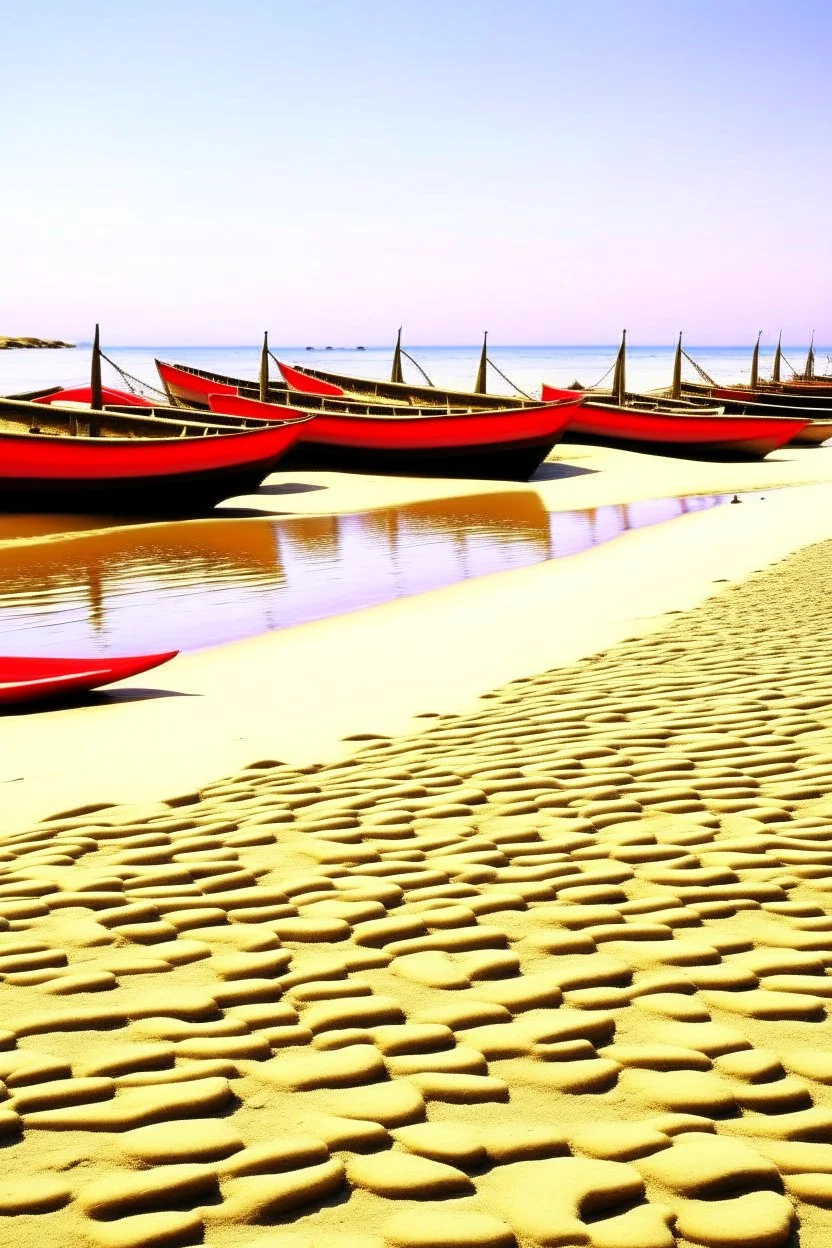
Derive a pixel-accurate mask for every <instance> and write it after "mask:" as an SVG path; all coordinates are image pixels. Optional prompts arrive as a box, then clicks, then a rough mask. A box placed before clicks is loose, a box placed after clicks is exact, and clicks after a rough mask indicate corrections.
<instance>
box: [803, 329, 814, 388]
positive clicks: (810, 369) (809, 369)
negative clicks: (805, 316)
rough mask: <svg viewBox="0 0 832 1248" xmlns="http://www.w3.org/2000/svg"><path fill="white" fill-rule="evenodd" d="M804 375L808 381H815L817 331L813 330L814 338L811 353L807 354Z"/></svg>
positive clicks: (810, 346)
mask: <svg viewBox="0 0 832 1248" xmlns="http://www.w3.org/2000/svg"><path fill="white" fill-rule="evenodd" d="M803 376H804V378H805V379H806V381H814V379H815V331H814V330H812V340H811V342H810V343H809V354H808V355H807V356H806V367H805V369H804V370H803Z"/></svg>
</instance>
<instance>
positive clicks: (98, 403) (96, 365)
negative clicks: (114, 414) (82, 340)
mask: <svg viewBox="0 0 832 1248" xmlns="http://www.w3.org/2000/svg"><path fill="white" fill-rule="evenodd" d="M103 406H104V404H103V401H102V395H101V343H100V341H99V332H98V324H97V323H96V326H95V334H94V336H93V340H92V362H91V364H90V408H91V409H92V410H93V411H95V412H100V411H101V410H102V408H103Z"/></svg>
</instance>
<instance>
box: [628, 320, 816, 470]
mask: <svg viewBox="0 0 832 1248" xmlns="http://www.w3.org/2000/svg"><path fill="white" fill-rule="evenodd" d="M759 353H760V339H759V336H758V338H757V342H756V343H755V345H754V353H753V355H752V359H751V383H750V386H749V387H748V388H747V389H746V388H743V387H739V386H717V385H712V386H710V387H708V386H701V385H696V386H687V385H685V384H684V383H683V382H682V355H683V351H682V335H681V334H680V335H679V339H678V342H677V344H676V356H675V359H674V362H673V381H672V383H671V385H670V388H669V389H668V390H666V391H658V392H656V393H657V394H660V395H662V396H666V397H668V398H670V399H677V398H681V397H683V396H684V397H685V398H686V399H687V401H688V402H691V403H702V404H708V403H713V402H714V401H716V402H718V403H719V404H720V405H721V406H722V408H723V411H724V412H725V413H726V415H729V416H762V417H771V416H786V417H789V418H792V419H796V420H804V421H805V422H806V424H805V426H804V428H803V429H801V430H800V432H799V433H797V434H796V435H795V437H793V438H792V439H791V441H792V442H793V443H794V445H795V446H819V445H820V444H821V443H822V442H825V441H826V440H827V438H830V437H832V396H827V397H826V400H825V401H824V399H823V398H818V397H816V396H812V397H809V396H807V395H798V394H784V393H782V392H780V391H778V390H762V389H760V388H759V386H758V382H759V359H760V354H759ZM780 359H781V347H780V342H779V341H778V343H777V353H776V355H775V357H774V372H775V373H776V374H777V376H778V377H779V375H780ZM648 397H652V396H648Z"/></svg>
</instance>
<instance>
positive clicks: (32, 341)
mask: <svg viewBox="0 0 832 1248" xmlns="http://www.w3.org/2000/svg"><path fill="white" fill-rule="evenodd" d="M74 346H75V343H74V342H61V341H60V339H58V338H6V337H4V336H3V335H2V334H0V351H11V350H13V349H14V348H34V347H74Z"/></svg>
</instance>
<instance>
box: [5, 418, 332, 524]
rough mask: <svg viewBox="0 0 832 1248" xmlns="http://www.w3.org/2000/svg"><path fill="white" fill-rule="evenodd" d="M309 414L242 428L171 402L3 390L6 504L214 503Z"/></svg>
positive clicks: (155, 507)
mask: <svg viewBox="0 0 832 1248" xmlns="http://www.w3.org/2000/svg"><path fill="white" fill-rule="evenodd" d="M311 420H312V417H311V416H306V417H301V418H300V419H298V418H297V416H294V415H293V419H292V421H291V423H286V422H285V421H284V422H283V423H276V424H274V425H270V426H265V427H255V428H253V429H245V428H241V427H240V422H235V424H234V425H233V426H231V427H229V425H228V424H227V423H222V422H221V421H219V420H218V423H216V424H212V423H209V422H207V421H205V420H203V419H201V418H200V419H197V418H195V417H193V416H192V415H190V414H188V413H187V412H180V411H177V412H173V411H172V409H163V414H162V415H158V414H157V413H156V410H155V409H153V410H149V409H145V408H143V407H142V408H139V409H136V410H135V411H134V412H133V413H129V414H128V413H125V412H115V411H107V410H103V411H98V410H95V411H93V410H78V409H74V408H61V407H59V406H57V405H55V404H53V405H45V406H44V405H41V406H39V405H37V404H34V403H26V402H19V401H12V400H9V399H3V400H0V510H5V511H84V512H91V511H104V512H109V513H113V512H115V513H119V512H120V513H124V512H133V513H135V514H138V515H144V514H150V513H157V514H158V513H162V514H166V515H171V514H176V513H182V512H189V511H193V510H194V509H203V508H206V507H212V506H214V504H215V503H218V502H219V501H220V500H221V499H223V498H230V497H231V496H233V495H235V494H248V493H251V492H252V491H253V490H256V489H257V487H258V486H259V485H260V483H261V481H262V480H263V478H264V477H266V476H267V475H268V474H269V473H270V472H271V471H272V469H273V468H274V467H275V465H276V464H277V463H278V461H279V460H280V459H281V458H282V457H283V455H285V454H286V452H287V451H288V450H289V449H290V448H291V447H292V446H293V445H294V444H295V442H297V441H298V439H299V438H300V436H301V434H302V431H303V429H304V427H305V425H306V424H307V423H309V422H311ZM255 424H260V422H259V421H258V422H255ZM85 434H86V435H88V436H85Z"/></svg>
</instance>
